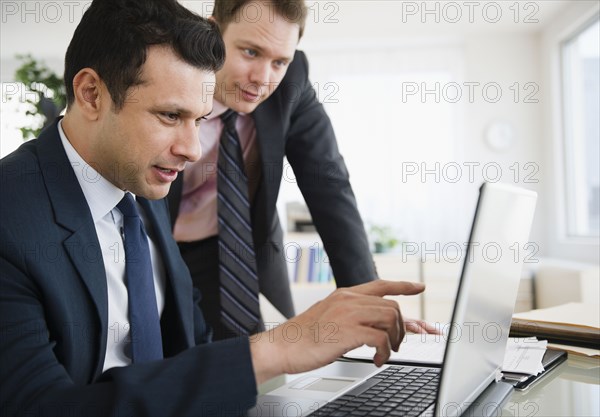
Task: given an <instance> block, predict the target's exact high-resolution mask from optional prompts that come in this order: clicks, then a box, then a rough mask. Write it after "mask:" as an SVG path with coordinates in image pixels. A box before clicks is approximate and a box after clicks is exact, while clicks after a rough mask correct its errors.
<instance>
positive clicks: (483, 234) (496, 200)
mask: <svg viewBox="0 0 600 417" xmlns="http://www.w3.org/2000/svg"><path fill="white" fill-rule="evenodd" d="M536 199H537V196H536V193H534V192H532V191H527V190H524V189H521V188H517V187H513V186H508V185H503V184H490V183H485V184H483V186H482V187H481V192H480V194H479V201H478V203H477V209H476V212H475V216H474V219H473V225H472V228H471V235H470V238H469V245H468V250H467V253H466V256H465V259H464V264H463V270H462V275H461V279H460V283H459V287H458V295H457V299H456V303H455V306H454V312H453V315H452V320H451V323H450V328H449V332H448V336H447V337H448V343H447V344H446V352H445V355H444V365H443V367H442V373H441V377H440V390H439V393H438V399H437V403H436V413H435V414H436V415H438V416H457V415H461V414H462V413H464V411H465V410H466V409H467V408H468V407H469V406H470V405H471V403H472V402H473V401H474V400H475V399H476V398H477V396H479V394H480V393H481V392H482V391H483V390H484V389H485V388H486V387H487V386H488V385H489V384H490V382H492V381H493V380H494V379H495V378H496V376H497V375H498V373H499V371H500V369H501V366H502V362H503V359H504V352H505V349H506V344H507V341H508V333H509V330H510V323H511V318H512V313H513V309H514V305H515V300H516V298H517V291H518V288H519V281H520V278H521V271H522V267H523V262H524V259H525V257H526V256H527V253H526V249H527V248H528V245H527V241H528V239H529V232H530V229H531V223H532V221H533V214H534V211H535V203H536ZM490 406H491V405H490Z"/></svg>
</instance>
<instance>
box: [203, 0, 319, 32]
mask: <svg viewBox="0 0 600 417" xmlns="http://www.w3.org/2000/svg"><path fill="white" fill-rule="evenodd" d="M251 1H252V0H215V7H214V9H213V13H212V14H213V17H214V18H215V20H216V21H217V22H218V23H219V25H220V27H221V30H222V31H224V30H225V28H226V27H227V25H228V24H229V23H231V22H233V21H239V19H243V18H244V17H243V16H239V11H240V9H241V8H242V7H243V6H244V5H245V4H246V3H250V2H251ZM264 3H266V4H267V5H268V7H269V12H270V10H274V11H275V12H276V13H277V14H278V15H279V16H281V17H283V18H284V19H285V20H287V21H288V22H292V23H297V24H298V26H300V36H299V38H301V37H302V35H303V34H304V26H305V25H306V15H307V14H308V10H307V8H306V4H305V2H304V0H270V1H264ZM271 8H272V9H271ZM253 18H254V16H253Z"/></svg>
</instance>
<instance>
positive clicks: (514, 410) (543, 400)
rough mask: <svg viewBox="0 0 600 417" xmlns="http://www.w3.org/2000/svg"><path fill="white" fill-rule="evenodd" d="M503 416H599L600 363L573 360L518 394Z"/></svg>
mask: <svg viewBox="0 0 600 417" xmlns="http://www.w3.org/2000/svg"><path fill="white" fill-rule="evenodd" d="M502 416H515V417H527V416H530V417H535V416H539V417H542V416H543V417H550V416H561V417H562V416H578V417H579V416H590V417H597V416H600V361H598V360H597V359H596V360H592V359H587V358H579V357H575V356H570V357H569V359H567V361H566V362H564V363H562V364H560V365H559V366H558V367H557V368H556V369H554V370H553V371H552V372H551V373H550V374H549V375H547V377H545V378H544V379H542V380H540V382H539V383H538V384H537V385H534V386H533V387H531V388H530V389H529V390H527V391H515V392H514V393H513V394H512V396H511V398H510V399H509V401H508V403H507V404H506V405H505V406H504V408H503V409H502Z"/></svg>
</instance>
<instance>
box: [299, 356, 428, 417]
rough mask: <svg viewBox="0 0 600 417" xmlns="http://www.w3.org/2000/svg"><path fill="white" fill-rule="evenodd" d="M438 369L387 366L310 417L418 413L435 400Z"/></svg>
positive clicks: (409, 415)
mask: <svg viewBox="0 0 600 417" xmlns="http://www.w3.org/2000/svg"><path fill="white" fill-rule="evenodd" d="M439 373H440V370H439V369H430V368H412V367H405V366H390V367H389V368H387V369H385V370H383V371H381V372H380V373H378V374H377V375H374V376H373V377H371V378H369V379H368V380H367V381H365V382H364V383H363V384H361V385H359V386H358V387H356V388H354V389H353V390H351V391H350V392H348V393H346V394H345V395H344V396H342V397H339V398H337V399H335V400H333V401H332V402H330V403H327V404H325V405H324V406H323V407H321V408H319V409H318V410H315V411H314V412H313V413H311V414H309V415H310V416H311V417H325V416H327V417H338V416H339V417H342V416H374V417H377V416H382V417H383V416H406V417H412V416H418V415H420V414H421V413H423V412H424V411H425V410H427V408H429V407H430V406H431V405H432V404H433V403H434V402H435V399H436V393H437V389H438V385H439V384H438V383H439Z"/></svg>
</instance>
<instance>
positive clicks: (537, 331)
mask: <svg viewBox="0 0 600 417" xmlns="http://www.w3.org/2000/svg"><path fill="white" fill-rule="evenodd" d="M510 334H511V336H537V337H541V338H544V339H549V340H550V341H551V342H556V343H567V344H572V345H576V346H581V347H587V348H592V349H600V306H599V305H598V304H584V303H569V304H564V305H561V306H557V307H551V308H545V309H540V310H532V311H527V312H525V313H517V314H514V315H513V321H512V325H511V328H510Z"/></svg>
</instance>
